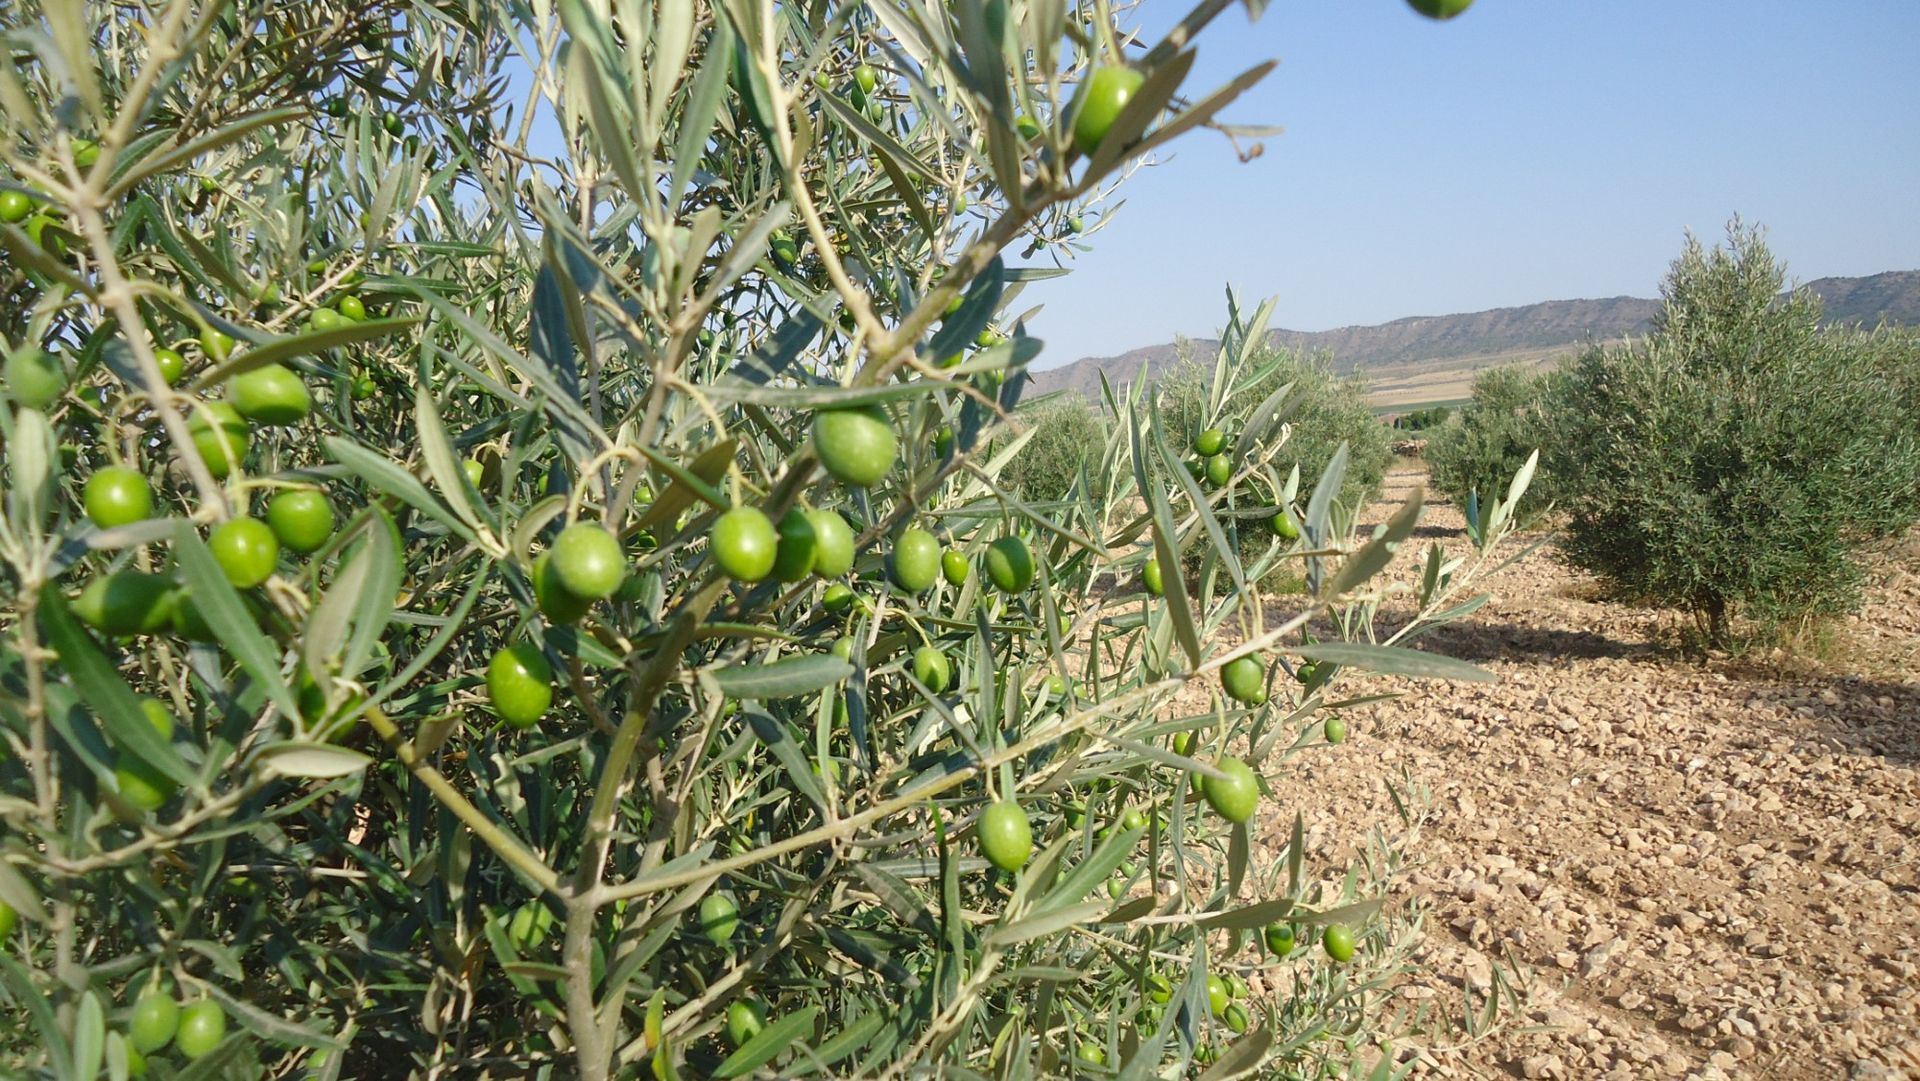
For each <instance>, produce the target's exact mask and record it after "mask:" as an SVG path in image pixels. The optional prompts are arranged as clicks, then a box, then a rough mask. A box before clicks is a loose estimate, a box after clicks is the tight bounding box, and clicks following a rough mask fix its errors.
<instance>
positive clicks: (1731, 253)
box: [1544, 221, 1920, 644]
mask: <svg viewBox="0 0 1920 1081" xmlns="http://www.w3.org/2000/svg"><path fill="white" fill-rule="evenodd" d="M1785 280H1786V272H1785V268H1784V267H1783V266H1782V265H1781V264H1780V263H1779V262H1778V261H1777V260H1776V259H1775V258H1774V256H1773V254H1772V252H1771V251H1769V250H1768V248H1767V245H1766V243H1765V241H1764V239H1763V237H1762V236H1761V233H1760V231H1759V230H1758V229H1757V228H1754V227H1750V226H1746V225H1743V224H1741V223H1740V222H1738V221H1735V222H1734V223H1733V225H1732V226H1731V227H1730V228H1729V230H1728V239H1727V244H1726V246H1725V247H1717V248H1712V249H1709V248H1707V247H1706V246H1705V245H1703V244H1701V243H1700V242H1699V241H1698V240H1695V239H1689V240H1688V242H1687V246H1686V250H1685V251H1684V252H1683V253H1682V254H1681V256H1680V258H1679V259H1678V260H1676V261H1675V262H1674V264H1673V268H1672V270H1671V271H1670V272H1669V273H1668V276H1667V279H1666V281H1665V283H1664V285H1663V287H1662V295H1663V298H1664V304H1663V307H1662V309H1661V312H1660V314H1659V316H1658V317H1657V318H1656V320H1655V324H1654V327H1653V329H1652V332H1651V333H1650V334H1649V335H1648V336H1647V338H1646V339H1644V340H1642V341H1638V342H1633V343H1630V344H1627V345H1621V346H1609V347H1603V348H1594V349H1591V350H1589V351H1588V352H1587V353H1586V354H1585V355H1583V356H1582V357H1581V358H1580V359H1579V360H1578V362H1576V363H1575V364H1574V365H1573V366H1572V367H1571V369H1570V370H1568V372H1567V373H1566V378H1565V380H1564V381H1563V382H1561V383H1560V384H1559V386H1558V389H1557V391H1556V393H1555V394H1554V395H1553V399H1552V402H1551V404H1550V406H1549V409H1550V412H1551V414H1552V422H1551V436H1550V437H1549V438H1548V439H1547V440H1545V442H1546V444H1547V449H1548V456H1549V457H1548V461H1547V463H1546V465H1545V467H1544V468H1545V469H1546V470H1547V471H1548V472H1549V473H1550V474H1551V475H1552V477H1553V487H1554V490H1555V492H1556V493H1557V494H1558V495H1559V498H1560V501H1561V505H1562V506H1563V507H1564V509H1565V511H1566V512H1567V514H1568V515H1569V520H1568V524H1567V531H1566V541H1565V548H1566V551H1567V553H1568V554H1569V556H1570V557H1571V558H1572V559H1573V560H1574V562H1576V563H1578V564H1579V565H1581V566H1583V567H1586V568H1588V569H1590V570H1592V571H1594V572H1595V573H1597V574H1599V575H1601V576H1602V577H1603V578H1605V579H1606V580H1607V581H1609V582H1611V583H1613V584H1614V585H1616V586H1618V587H1619V588H1621V589H1623V590H1624V591H1626V592H1628V593H1630V594H1633V595H1636V596H1640V597H1643V598H1646V599H1649V600H1652V601H1654V602H1656V603H1660V604H1668V605H1673V606H1676V607H1680V608H1683V609H1686V610H1687V611H1689V612H1691V613H1693V614H1694V616H1695V617H1696V618H1697V620H1698V621H1699V624H1700V626H1701V628H1702V630H1703V632H1704V633H1705V634H1706V636H1707V638H1708V640H1709V641H1711V642H1714V643H1717V644H1721V643H1725V642H1727V641H1729V640H1730V639H1731V638H1732V636H1733V634H1734V620H1735V619H1736V618H1739V617H1746V618H1749V619H1752V620H1754V621H1756V624H1757V626H1758V627H1760V628H1762V629H1765V628H1770V627H1774V626H1777V625H1779V624H1781V623H1783V622H1785V621H1788V620H1793V619H1797V618H1803V617H1808V616H1823V615H1831V614H1835V613H1841V612H1845V611H1849V610H1851V609H1852V608H1853V607H1854V606H1855V605H1856V604H1857V603H1858V602H1859V599H1860V589H1861V583H1862V578H1863V568H1862V563H1861V551H1862V545H1863V544H1865V543H1867V542H1869V541H1871V540H1872V539H1874V538H1876V537H1881V536H1885V535H1887V534H1889V533H1891V532H1894V531H1897V530H1899V529H1902V528H1905V527H1906V526H1907V525H1909V524H1910V523H1912V522H1913V520H1914V518H1915V515H1916V513H1917V512H1920V429H1916V425H1915V423H1914V416H1913V412H1912V402H1911V399H1910V398H1909V397H1908V394H1909V393H1910V392H1909V391H1906V390H1904V389H1903V388H1902V386H1901V385H1900V384H1899V383H1898V382H1897V381H1896V380H1893V379H1889V378H1888V373H1889V371H1890V370H1892V369H1897V368H1898V367H1904V366H1905V364H1907V363H1911V361H1910V360H1907V361H1904V362H1903V361H1902V360H1901V356H1902V351H1903V350H1906V349H1910V345H1909V344H1907V343H1910V341H1911V339H1908V338H1903V337H1900V336H1897V335H1893V334H1890V333H1889V332H1884V331H1882V332H1874V331H1864V330H1858V329H1854V328H1849V327H1823V326H1822V325H1821V323H1820V314H1821V313H1820V301H1819V298H1818V297H1816V296H1814V295H1813V294H1811V293H1809V292H1806V291H1804V290H1801V291H1796V292H1794V293H1793V294H1791V295H1790V296H1787V297H1785V298H1784V299H1783V298H1782V296H1781V290H1782V288H1783V286H1784V283H1785ZM1906 355H1907V356H1908V357H1910V356H1911V354H1910V353H1907V354H1906Z"/></svg>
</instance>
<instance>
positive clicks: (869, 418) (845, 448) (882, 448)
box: [813, 405, 899, 488]
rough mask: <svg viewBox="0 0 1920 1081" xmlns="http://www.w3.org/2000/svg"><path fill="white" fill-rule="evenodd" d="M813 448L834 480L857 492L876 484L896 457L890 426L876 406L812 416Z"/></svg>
mask: <svg viewBox="0 0 1920 1081" xmlns="http://www.w3.org/2000/svg"><path fill="white" fill-rule="evenodd" d="M813 447H814V453H816V454H818V455H819V457H820V464H821V465H823V466H825V467H826V470H827V472H828V473H830V474H832V475H833V477H834V479H835V480H838V481H840V482H841V483H842V484H850V485H853V486H854V487H857V488H870V487H872V486H873V485H874V484H876V483H878V482H879V481H880V479H881V478H883V477H885V476H886V475H887V471H888V470H890V469H892V468H893V462H894V458H895V457H896V456H897V455H898V454H899V443H898V441H897V440H896V439H895V438H894V434H893V423H892V421H891V420H890V419H889V418H888V416H887V412H886V410H884V409H882V408H880V407H879V406H877V405H869V406H856V407H853V408H848V409H822V410H820V411H819V412H817V413H815V414H814V415H813Z"/></svg>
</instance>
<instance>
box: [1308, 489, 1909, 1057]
mask: <svg viewBox="0 0 1920 1081" xmlns="http://www.w3.org/2000/svg"><path fill="white" fill-rule="evenodd" d="M1425 480H1426V477H1425V472H1424V469H1423V468H1422V467H1420V466H1419V465H1418V463H1405V462H1403V463H1401V464H1400V465H1399V467H1398V468H1397V469H1396V470H1395V471H1394V472H1393V473H1392V474H1391V475H1390V477H1389V478H1388V481H1387V491H1386V493H1385V495H1384V496H1383V499H1382V502H1381V504H1380V505H1379V506H1377V507H1375V508H1374V513H1375V515H1376V516H1384V515H1385V514H1386V513H1390V512H1391V510H1392V509H1394V507H1395V506H1396V505H1397V504H1398V503H1399V502H1400V501H1402V500H1404V499H1405V498H1406V497H1407V495H1408V493H1409V492H1410V491H1412V490H1414V489H1415V488H1416V487H1417V486H1421V485H1424V483H1425ZM1428 498H1429V509H1428V512H1427V515H1426V517H1425V518H1424V519H1423V521H1424V523H1425V525H1424V526H1423V528H1422V530H1421V534H1422V537H1423V538H1432V539H1436V540H1438V541H1439V542H1440V543H1442V544H1444V545H1446V546H1448V547H1449V548H1453V549H1456V550H1464V549H1465V545H1466V541H1465V538H1464V534H1463V531H1462V530H1461V528H1460V527H1461V523H1462V519H1461V517H1460V514H1459V513H1458V511H1457V510H1455V509H1454V508H1452V507H1451V506H1448V505H1446V504H1444V503H1441V502H1439V500H1438V497H1437V496H1434V495H1432V494H1431V493H1429V497H1428ZM1376 520H1377V519H1376ZM1423 543H1424V542H1423ZM1401 562H1403V563H1413V562H1416V561H1415V560H1412V559H1410V558H1407V557H1403V559H1402V560H1401ZM1399 573H1403V574H1404V573H1406V570H1405V569H1404V568H1401V569H1400V570H1399ZM1485 586H1486V588H1488V589H1489V590H1490V591H1491V592H1492V593H1493V594H1494V599H1493V601H1492V602H1491V603H1490V604H1488V605H1487V606H1486V607H1484V608H1482V609H1481V610H1480V611H1479V612H1477V613H1475V615H1474V616H1473V617H1472V618H1471V619H1470V620H1469V621H1467V622H1464V623H1462V624H1459V625H1456V626H1455V627H1452V628H1448V629H1445V630H1443V631H1440V632H1437V633H1435V634H1433V635H1431V636H1429V637H1427V638H1426V639H1424V641H1423V645H1424V647H1425V648H1428V649H1432V650H1435V651H1438V652H1444V653H1448V654H1451V655H1453V656H1457V657H1463V658H1467V659H1470V660H1473V661H1475V662H1477V663H1479V664H1482V665H1483V666H1485V667H1487V668H1488V669H1490V670H1492V671H1493V672H1494V673H1496V674H1497V675H1498V676H1499V682H1497V683H1493V684H1440V685H1430V686H1426V687H1424V688H1421V689H1419V690H1416V691H1415V692H1414V693H1413V694H1412V695H1410V696H1409V697H1408V698H1406V699H1404V700H1401V701H1396V702H1392V703H1388V704H1384V705H1379V706H1374V707H1369V708H1367V709H1364V710H1360V711H1355V712H1354V714H1353V715H1352V716H1351V717H1350V722H1351V724H1352V729H1353V736H1352V738H1351V739H1350V740H1349V742H1348V743H1346V744H1345V745H1343V746H1340V747H1332V748H1324V749H1321V750H1318V751H1316V752H1315V753H1312V754H1305V755H1301V756H1299V757H1298V758H1296V759H1295V760H1294V765H1295V766H1297V768H1295V769H1291V770H1289V771H1288V772H1287V773H1286V774H1285V775H1284V776H1283V777H1282V778H1281V783H1282V784H1283V785H1284V787H1283V788H1282V789H1281V791H1280V793H1279V794H1280V796H1281V798H1282V805H1283V806H1287V807H1288V808H1289V809H1290V810H1289V817H1290V811H1291V808H1293V807H1298V808H1300V809H1301V810H1302V811H1303V812H1304V814H1305V816H1306V821H1307V827H1308V830H1309V836H1310V837H1321V838H1326V839H1327V842H1326V843H1328V844H1329V845H1333V844H1336V843H1337V842H1336V841H1335V840H1334V839H1335V838H1341V837H1346V838H1353V837H1358V836H1361V835H1362V834H1363V832H1364V831H1365V829H1366V828H1368V827H1370V826H1372V825H1374V824H1376V823H1387V822H1389V821H1390V820H1391V816H1392V811H1391V807H1390V805H1389V802H1388V799H1387V795H1386V788H1385V786H1386V784H1387V783H1388V782H1390V781H1392V782H1398V781H1399V780H1400V779H1401V778H1402V777H1403V776H1404V777H1410V778H1411V779H1412V780H1413V781H1415V782H1417V783H1418V784H1420V785H1423V786H1425V787H1426V788H1428V789H1430V790H1431V792H1432V796H1433V808H1434V810H1435V812H1436V814H1435V817H1434V820H1433V821H1432V822H1431V823H1430V824H1429V825H1428V826H1427V827H1426V828H1425V829H1424V830H1423V831H1422V833H1421V835H1420V840H1419V844H1418V850H1417V853H1416V861H1417V869H1416V871H1415V872H1414V874H1413V875H1412V876H1411V879H1410V881H1411V883H1412V886H1413V888H1414V889H1415V890H1416V891H1417V892H1418V893H1419V894H1421V895H1422V896H1423V897H1424V899H1425V901H1426V903H1427V904H1428V905H1430V906H1431V915H1430V917H1429V919H1428V921H1427V924H1426V940H1425V942H1424V943H1423V944H1422V946H1421V953H1422V958H1423V960H1424V961H1426V962H1427V963H1428V964H1429V965H1430V966H1431V967H1432V970H1433V971H1434V972H1435V973H1437V974H1438V976H1439V978H1441V979H1444V980H1449V981H1451V982H1453V983H1454V984H1456V985H1482V986H1483V985H1484V984H1485V982H1486V980H1487V979H1488V973H1489V971H1490V970H1489V965H1490V964H1491V963H1493V962H1503V959H1504V958H1507V957H1511V958H1512V959H1513V960H1515V961H1517V962H1519V963H1520V964H1522V965H1524V966H1526V968H1527V969H1529V970H1530V971H1531V972H1532V973H1533V975H1534V977H1535V990H1534V996H1533V1000H1532V1002H1531V1003H1530V1004H1529V1006H1528V1008H1527V1010H1526V1011H1524V1014H1523V1015H1522V1016H1520V1017H1518V1018H1517V1019H1516V1021H1517V1025H1516V1026H1515V1027H1514V1028H1513V1029H1509V1030H1508V1031H1505V1032H1502V1033H1501V1034H1499V1035H1497V1036H1495V1037H1493V1038H1491V1039H1488V1040H1485V1041H1482V1042H1480V1043H1477V1044H1475V1045H1474V1046H1472V1047H1471V1048H1469V1049H1467V1050H1464V1051H1457V1052H1453V1053H1449V1054H1445V1055H1442V1056H1440V1057H1439V1060H1438V1065H1437V1066H1435V1067H1433V1069H1432V1070H1431V1073H1432V1074H1433V1075H1436V1076H1457V1077H1481V1076H1489V1077H1548V1078H1643V1077H1673V1078H1701V1079H1709V1078H1735V1077H1737V1078H1767V1079H1782V1081H1797V1079H1803V1078H1804V1079H1820V1081H1831V1079H1842V1078H1912V1079H1914V1081H1920V675H1916V673H1920V658H1917V654H1920V545H1916V544H1914V543H1909V545H1908V546H1907V547H1906V548H1905V549H1903V550H1902V551H1901V552H1899V553H1896V557H1895V558H1891V559H1889V560H1887V561H1885V563H1884V564H1883V566H1882V568H1881V571H1880V572H1879V573H1878V574H1877V575H1876V580H1875V583H1874V586H1873V590H1872V594H1871V600H1870V603H1869V605H1868V607H1867V609H1866V610H1865V611H1864V612H1863V613H1862V616H1861V617H1860V618H1859V619H1856V620H1855V621H1854V624H1853V625H1851V626H1850V627H1849V628H1847V631H1846V634H1847V636H1848V640H1849V641H1850V642H1851V645H1850V646H1849V647H1848V649H1849V650H1850V654H1849V655H1850V656H1853V657H1855V658H1858V659H1857V660H1856V661H1854V662H1852V663H1854V665H1855V666H1856V667H1861V668H1864V669H1866V670H1870V671H1872V672H1874V673H1875V674H1873V675H1871V676H1849V675H1846V674H1843V673H1840V672H1836V671H1834V670H1833V668H1834V667H1837V666H1823V665H1819V664H1815V663H1813V662H1808V661H1796V660H1792V659H1781V658H1770V659H1767V660H1765V661H1761V662H1756V661H1753V660H1746V661H1740V662H1734V661H1730V660H1718V661H1708V662H1704V663H1703V662H1699V661H1692V660H1688V659H1685V658H1683V657H1681V656H1679V655H1678V654H1677V653H1676V652H1675V651H1674V650H1673V649H1672V648H1671V647H1670V645H1669V643H1670V642H1671V640H1672V635H1671V633H1670V631H1669V632H1668V633H1662V630H1661V628H1662V627H1663V626H1665V627H1668V628H1670V627H1671V625H1672V624H1671V622H1670V618H1671V617H1663V616H1661V615H1660V614H1659V613H1654V612H1650V611H1647V610H1644V609H1638V608H1633V607H1628V606H1624V605H1620V604H1616V603H1610V602H1607V601H1605V600H1602V599H1600V598H1599V596H1598V594H1597V591H1595V590H1594V589H1593V587H1592V584H1591V582H1590V581H1588V580H1587V579H1586V578H1585V577H1584V576H1582V575H1580V574H1578V573H1576V572H1574V571H1572V570H1569V569H1568V568H1567V567H1565V566H1564V565H1563V564H1561V563H1560V562H1559V561H1558V560H1557V559H1556V558H1555V556H1554V555H1553V554H1552V553H1551V552H1550V551H1547V550H1544V549H1543V550H1542V551H1540V552H1537V553H1536V554H1535V555H1534V556H1532V557H1530V558H1529V559H1528V560H1527V561H1526V562H1524V563H1522V564H1520V565H1518V566H1516V567H1513V568H1509V569H1508V570H1506V571H1504V572H1502V573H1501V574H1500V575H1499V576H1498V577H1496V578H1494V579H1492V580H1490V581H1488V582H1486V583H1485ZM1663 620H1667V622H1664V623H1663ZM1355 682H1356V685H1357V686H1358V685H1364V683H1365V681H1355ZM1381 682H1384V681H1381ZM1343 689H1344V688H1343ZM1407 990H1408V993H1409V994H1419V993H1420V990H1419V988H1417V987H1410V988H1408V989H1407ZM1454 994H1455V996H1456V997H1457V995H1458V990H1457V986H1456V988H1455V989H1454ZM1540 1026H1547V1027H1545V1028H1541V1027H1540ZM1528 1029H1535V1030H1533V1031H1528Z"/></svg>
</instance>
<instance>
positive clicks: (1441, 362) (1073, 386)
mask: <svg viewBox="0 0 1920 1081" xmlns="http://www.w3.org/2000/svg"><path fill="white" fill-rule="evenodd" d="M1804 286H1805V288H1808V289H1811V290H1812V291H1814V292H1815V293H1818V294H1819V295H1820V298H1821V300H1822V301H1824V302H1825V305H1826V315H1827V320H1828V322H1832V323H1853V324H1861V325H1867V326H1872V325H1875V324H1878V323H1882V322H1886V323H1895V324H1904V325H1909V326H1913V325H1920V270H1895V271H1888V272H1886V273H1882V274H1874V275H1870V276H1868V277H1863V278H1820V279H1817V280H1815V281H1810V282H1806V283H1804ZM1659 309H1660V302H1659V301H1658V300H1649V299H1645V298H1642V297H1609V298H1606V299H1603V300H1549V301H1543V302H1541V303H1539V304H1528V305H1525V306H1522V307H1518V308H1494V309H1492V310H1491V311H1484V312H1470V313H1465V314H1460V315H1419V316H1412V317H1409V318H1405V319H1396V320H1394V321H1393V322H1391V323H1382V324H1380V325H1378V326H1366V327H1340V328H1338V329H1335V330H1321V331H1298V330H1274V331H1270V332H1269V335H1268V336H1269V337H1270V338H1271V339H1272V341H1273V342H1274V344H1275V345H1280V346H1284V347H1286V348H1289V349H1294V350H1300V351H1306V352H1317V351H1322V350H1324V351H1326V352H1327V353H1329V354H1331V355H1332V357H1333V364H1334V367H1335V368H1336V369H1337V370H1339V371H1342V372H1349V373H1360V374H1363V375H1367V376H1369V377H1370V378H1371V377H1385V378H1387V379H1388V380H1389V381H1391V380H1394V379H1400V380H1405V379H1407V378H1408V376H1409V374H1410V373H1415V372H1418V371H1421V370H1423V369H1435V370H1441V369H1444V370H1448V371H1473V370H1477V369H1478V368H1483V367H1490V366H1493V365H1496V364H1504V363H1516V362H1522V363H1524V362H1534V363H1540V362H1546V361H1551V360H1554V359H1557V358H1558V357H1560V356H1563V355H1565V354H1567V353H1569V352H1572V351H1574V350H1577V349H1580V348H1582V347H1584V346H1585V345H1586V344H1587V343H1588V342H1594V341H1613V340H1617V339H1619V338H1623V337H1626V336H1628V335H1635V334H1643V333H1645V332H1646V331H1647V329H1648V327H1649V326H1650V325H1651V322H1652V319H1653V316H1654V314H1655V313H1656V312H1658V311H1659ZM1188 342H1189V343H1190V345H1191V347H1192V349H1193V354H1194V356H1195V357H1197V358H1200V359H1203V360H1205V359H1210V357H1211V355H1212V353H1213V351H1214V350H1215V349H1217V348H1218V347H1219V343H1218V342H1217V341H1214V340H1212V339H1206V338H1193V339H1188ZM1177 348H1178V347H1177V344H1176V343H1174V342H1166V343H1163V344H1160V345H1149V346H1144V347H1142V348H1139V349H1133V350H1129V351H1128V352H1125V353H1122V354H1120V355H1119V356H1113V357H1087V358H1083V359H1081V360H1077V361H1074V362H1073V363H1071V364H1065V365H1062V366H1060V367H1058V368H1052V369H1049V370H1047V371H1042V372H1035V373H1033V378H1034V384H1035V387H1034V391H1035V393H1046V392H1049V391H1056V390H1072V391H1076V392H1078V393H1080V394H1084V395H1088V396H1094V395H1098V394H1099V393H1100V372H1102V371H1104V372H1106V373H1107V377H1108V379H1110V380H1111V381H1112V382H1113V384H1114V385H1115V386H1116V387H1118V386H1120V385H1122V384H1124V383H1129V382H1131V381H1132V380H1133V377H1134V376H1135V374H1137V373H1138V372H1139V370H1140V364H1141V362H1142V361H1145V362H1146V364H1147V368H1148V371H1149V373H1150V375H1156V376H1157V375H1159V374H1160V373H1161V372H1164V371H1166V370H1167V369H1168V368H1169V367H1171V366H1172V365H1173V364H1174V363H1175V362H1176V361H1177V359H1178V353H1177Z"/></svg>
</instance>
